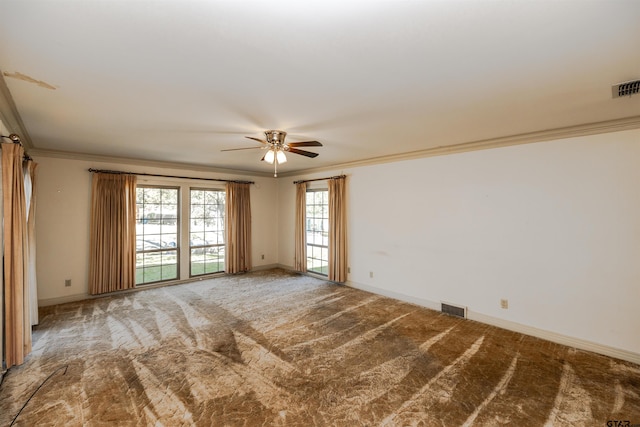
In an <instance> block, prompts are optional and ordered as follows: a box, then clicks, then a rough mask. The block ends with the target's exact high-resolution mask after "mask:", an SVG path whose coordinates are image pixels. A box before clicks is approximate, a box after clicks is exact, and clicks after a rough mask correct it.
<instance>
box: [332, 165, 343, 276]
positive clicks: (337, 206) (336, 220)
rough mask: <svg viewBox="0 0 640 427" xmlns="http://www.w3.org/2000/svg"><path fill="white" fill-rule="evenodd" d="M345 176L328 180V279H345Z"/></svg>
mask: <svg viewBox="0 0 640 427" xmlns="http://www.w3.org/2000/svg"><path fill="white" fill-rule="evenodd" d="M345 187H346V186H345V178H344V177H340V178H331V179H330V180H329V280H333V281H334V282H341V283H342V282H346V281H347V210H346V206H345V204H346V199H347V198H346V189H345Z"/></svg>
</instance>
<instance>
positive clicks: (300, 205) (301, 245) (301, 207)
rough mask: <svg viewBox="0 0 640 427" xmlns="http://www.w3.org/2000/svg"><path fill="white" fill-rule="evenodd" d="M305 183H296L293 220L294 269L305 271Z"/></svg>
mask: <svg viewBox="0 0 640 427" xmlns="http://www.w3.org/2000/svg"><path fill="white" fill-rule="evenodd" d="M306 218H307V183H306V182H299V183H297V184H296V217H295V219H294V221H295V239H296V241H295V259H294V264H295V265H294V269H295V270H296V271H300V272H302V273H305V272H306V271H307V236H306V234H307V233H306V228H307V227H306Z"/></svg>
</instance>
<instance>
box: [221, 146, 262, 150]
mask: <svg viewBox="0 0 640 427" xmlns="http://www.w3.org/2000/svg"><path fill="white" fill-rule="evenodd" d="M254 148H264V147H261V146H258V147H244V148H227V149H226V150H220V151H238V150H253V149H254Z"/></svg>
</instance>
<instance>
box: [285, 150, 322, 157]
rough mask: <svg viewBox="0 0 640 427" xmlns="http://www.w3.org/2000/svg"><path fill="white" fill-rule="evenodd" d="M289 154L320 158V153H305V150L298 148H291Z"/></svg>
mask: <svg viewBox="0 0 640 427" xmlns="http://www.w3.org/2000/svg"><path fill="white" fill-rule="evenodd" d="M287 151H289V153H294V154H301V155H303V156H307V157H311V158H313V157H318V153H312V152H311V151H304V150H298V149H297V148H289V150H287Z"/></svg>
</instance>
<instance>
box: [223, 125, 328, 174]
mask: <svg viewBox="0 0 640 427" xmlns="http://www.w3.org/2000/svg"><path fill="white" fill-rule="evenodd" d="M264 136H265V138H266V141H263V140H261V139H258V138H254V137H252V136H247V137H246V138H248V139H251V140H254V141H258V142H259V143H261V144H263V145H259V146H257V147H245V148H230V149H227V150H222V151H236V150H250V149H253V148H261V149H263V150H264V149H266V150H268V151H267V153H266V154H265V155H264V156H263V157H262V159H261V160H264V161H265V162H267V163H269V164H272V165H274V166H273V167H274V172H273V176H274V177H277V176H278V164H282V163H286V161H287V156H286V155H285V154H284V153H285V151H288V152H290V153H293V154H300V155H302V156H306V157H311V158H314V157H318V153H312V152H311V151H305V150H299V149H297V148H295V147H322V144H321V143H319V142H318V141H301V142H291V143H289V144H285V142H284V138H285V137H286V136H287V133H286V132H284V131H281V130H267V131H265V132H264Z"/></svg>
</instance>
